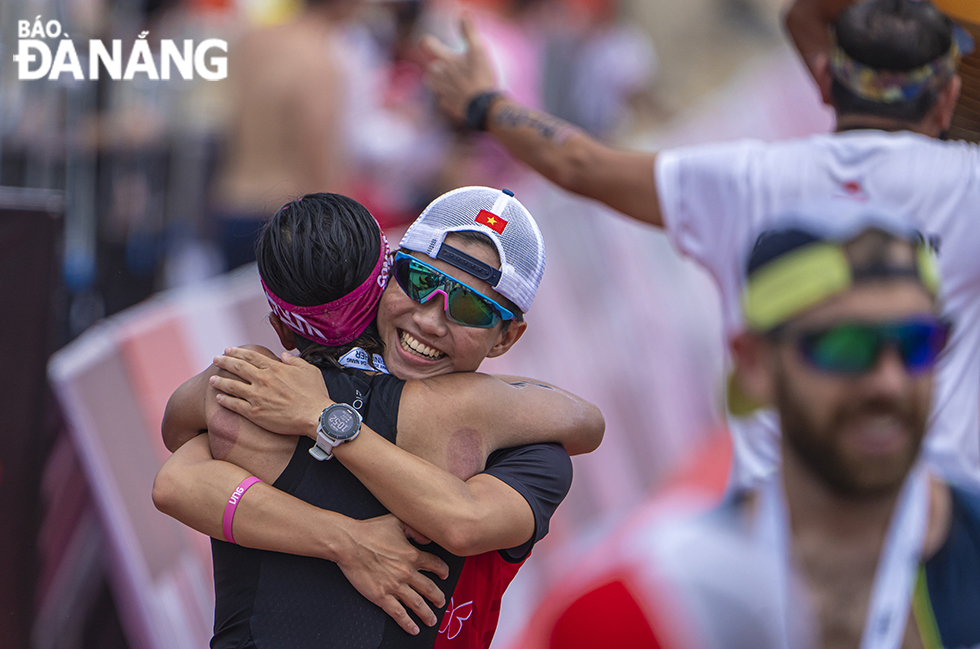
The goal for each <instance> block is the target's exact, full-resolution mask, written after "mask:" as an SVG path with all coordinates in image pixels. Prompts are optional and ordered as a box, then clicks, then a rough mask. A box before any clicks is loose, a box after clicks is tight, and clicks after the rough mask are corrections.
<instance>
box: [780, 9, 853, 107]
mask: <svg viewBox="0 0 980 649" xmlns="http://www.w3.org/2000/svg"><path fill="white" fill-rule="evenodd" d="M854 2H855V0H796V1H795V2H794V3H793V4H792V6H791V7H790V8H789V10H788V11H787V12H786V17H785V22H786V31H787V32H789V35H790V38H792V39H793V43H794V44H795V45H796V49H797V51H799V53H800V56H801V57H802V58H803V62H804V63H805V64H806V67H807V69H809V70H810V74H811V75H813V77H814V79H815V80H816V81H817V85H818V86H819V87H820V90H821V94H823V95H824V97H823V99H824V101H825V102H828V103H829V101H830V96H829V87H826V85H827V84H826V82H825V80H824V79H823V77H824V75H825V70H826V67H827V62H828V61H829V60H830V49H831V47H832V45H833V44H832V42H831V36H830V28H831V26H832V25H833V24H834V22H835V21H836V20H837V16H838V15H839V14H840V12H841V11H843V10H844V9H845V8H846V7H848V6H849V5H852V4H854Z"/></svg>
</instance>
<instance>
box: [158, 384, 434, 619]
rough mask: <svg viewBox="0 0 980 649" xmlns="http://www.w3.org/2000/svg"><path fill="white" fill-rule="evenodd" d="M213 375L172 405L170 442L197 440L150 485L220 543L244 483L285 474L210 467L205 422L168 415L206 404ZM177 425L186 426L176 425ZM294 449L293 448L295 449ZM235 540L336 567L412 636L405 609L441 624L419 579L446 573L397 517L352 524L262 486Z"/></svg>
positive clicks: (247, 504)
mask: <svg viewBox="0 0 980 649" xmlns="http://www.w3.org/2000/svg"><path fill="white" fill-rule="evenodd" d="M213 373H214V371H213V370H209V371H208V372H205V373H203V374H201V375H199V376H198V377H195V379H197V380H195V379H192V380H191V381H189V382H187V383H185V384H184V386H181V388H180V390H179V392H180V394H179V395H178V394H175V396H174V397H173V398H171V402H170V404H168V414H167V416H166V417H165V422H169V424H170V426H169V427H168V425H165V426H164V431H165V434H166V433H167V431H168V430H169V431H170V432H171V433H173V432H179V431H181V430H185V429H186V430H187V431H193V436H192V437H190V439H189V440H188V441H186V442H185V443H183V444H182V445H181V446H180V447H179V448H178V449H177V451H176V452H175V453H174V454H173V455H172V456H171V457H170V458H169V459H168V460H167V462H166V463H164V465H163V467H162V468H161V469H160V471H159V473H158V474H157V477H156V480H155V482H154V485H153V500H154V504H155V505H156V506H157V508H158V509H159V510H160V511H162V512H164V513H166V514H169V515H170V516H173V517H174V518H176V519H177V520H179V521H180V522H182V523H184V524H185V525H187V526H189V527H191V528H193V529H196V530H198V531H200V532H202V533H204V534H207V535H209V536H212V537H214V538H217V539H222V538H223V531H222V519H223V514H224V509H225V504H226V503H227V501H228V498H229V496H230V495H231V494H232V492H233V491H234V490H235V488H236V487H237V486H238V485H239V483H241V481H242V480H243V479H244V478H246V477H248V476H249V475H251V474H252V473H254V472H258V473H259V475H260V477H263V478H266V479H267V480H270V481H271V480H273V479H274V477H275V476H276V475H278V472H279V471H280V470H281V468H279V469H277V468H275V467H274V466H271V465H268V464H267V463H264V462H259V463H256V464H251V465H249V467H250V468H249V469H244V468H241V467H239V466H237V465H235V464H232V463H230V462H224V461H219V460H215V459H213V456H212V447H211V445H212V444H213V443H214V440H212V439H210V438H211V437H212V435H198V434H197V429H196V426H198V425H200V422H199V421H197V420H195V419H194V418H193V417H191V416H189V413H190V409H185V410H178V411H176V412H172V411H171V408H178V409H182V408H183V406H184V405H185V404H188V403H191V404H193V403H196V404H205V403H206V401H207V399H206V395H205V393H206V392H207V391H208V390H209V388H208V385H207V381H206V378H207V377H208V376H210V375H211V374H213ZM200 377H204V379H203V380H201V379H200ZM195 391H197V393H196V394H195ZM212 392H213V391H212ZM214 408H217V406H213V407H212V409H214ZM199 409H200V411H201V412H200V413H199V414H198V416H200V417H201V419H202V420H204V421H207V418H206V417H205V414H204V412H205V411H206V410H207V407H206V406H199ZM217 410H219V411H220V410H222V409H220V408H217ZM220 414H221V417H220V418H221V419H222V420H223V421H224V423H228V420H229V418H236V416H235V415H233V414H232V413H230V412H228V411H222V412H221V413H220ZM180 423H183V424H185V425H183V426H179V425H177V424H180ZM238 423H239V424H240V426H241V427H240V428H239V429H238V431H237V432H238V433H240V434H242V435H243V436H246V435H247V434H248V432H249V430H248V427H250V426H252V424H251V423H249V422H247V421H246V420H244V419H243V420H241V421H240V422H238ZM266 436H267V437H268V438H271V440H268V441H271V442H272V444H270V445H269V447H268V448H270V449H275V446H276V442H280V443H281V442H287V443H288V441H289V440H288V438H285V437H281V436H277V435H272V434H270V433H266ZM171 442H172V439H168V442H167V443H168V444H169V443H171ZM292 446H293V447H295V442H293V443H292ZM253 454H256V455H260V456H262V455H276V454H277V453H276V452H275V451H273V452H270V453H268V454H265V453H261V452H259V453H253ZM278 454H279V455H281V453H278ZM288 454H289V453H288V452H287V457H288ZM238 456H239V454H238V451H236V450H234V449H232V451H231V452H230V453H229V457H238ZM233 535H234V538H235V541H236V542H237V543H239V544H240V545H243V546H246V547H251V548H258V549H266V550H275V551H280V552H288V553H291V554H299V555H304V556H311V557H317V558H321V559H326V560H329V561H334V562H335V563H337V565H338V566H339V567H340V569H341V570H342V571H343V572H344V575H345V576H346V577H347V579H348V580H349V581H350V582H351V584H352V585H353V586H354V587H355V588H356V589H357V590H358V592H360V593H361V594H362V595H363V596H364V597H365V598H366V599H368V600H369V601H371V602H372V603H374V604H376V605H377V606H379V607H381V608H382V609H383V610H384V611H385V612H386V613H388V614H389V615H390V616H391V617H392V618H393V619H394V620H395V621H396V622H397V623H398V624H399V625H400V626H401V627H402V628H403V629H405V630H406V631H408V632H409V633H417V632H418V629H417V626H416V624H415V622H413V621H412V619H411V617H410V616H409V615H408V613H407V612H406V610H405V608H406V607H407V608H410V609H411V610H412V611H414V612H415V613H416V614H417V615H418V616H419V618H420V619H421V620H422V621H423V622H424V623H426V624H428V625H430V626H432V625H434V624H436V623H437V622H438V620H437V618H436V617H435V614H434V613H433V612H432V610H431V609H430V608H429V607H428V606H427V605H426V603H425V601H424V600H423V597H426V598H428V599H429V600H431V601H432V602H433V603H435V604H436V605H437V607H441V606H442V605H443V604H444V602H445V598H444V596H443V594H442V592H441V591H440V590H439V588H438V587H437V586H436V585H435V584H434V583H433V582H432V580H430V579H429V578H428V577H426V576H424V575H422V574H420V571H430V572H434V573H436V574H438V575H439V576H440V577H441V578H445V577H446V576H447V574H448V568H447V567H446V565H445V563H444V562H442V561H441V560H440V559H438V558H437V557H435V556H433V555H431V554H429V553H427V552H422V551H420V550H418V549H417V548H416V547H414V546H413V545H411V544H410V543H409V542H408V540H407V538H406V531H405V528H404V525H403V523H402V522H401V521H399V520H398V519H396V518H395V517H394V516H390V515H388V516H381V517H378V518H373V519H369V520H364V521H361V520H354V519H351V518H348V517H346V516H342V515H340V514H337V513H335V512H330V511H326V510H323V509H320V508H318V507H315V506H313V505H310V504H309V503H306V502H304V501H302V500H300V499H298V498H295V497H293V496H291V495H289V494H286V493H285V492H282V491H280V490H279V489H276V488H275V487H272V486H271V485H269V484H266V483H258V484H255V485H254V486H252V487H251V488H250V489H249V490H248V491H247V492H246V493H245V494H244V495H243V496H242V498H241V501H240V502H239V505H238V508H237V510H236V512H235V517H234V526H233Z"/></svg>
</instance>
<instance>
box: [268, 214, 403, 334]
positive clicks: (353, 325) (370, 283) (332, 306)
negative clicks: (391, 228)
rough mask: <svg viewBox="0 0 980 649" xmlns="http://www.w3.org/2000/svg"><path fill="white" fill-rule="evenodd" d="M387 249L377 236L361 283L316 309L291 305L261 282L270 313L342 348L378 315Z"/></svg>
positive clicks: (293, 327)
mask: <svg viewBox="0 0 980 649" xmlns="http://www.w3.org/2000/svg"><path fill="white" fill-rule="evenodd" d="M390 267H391V250H390V248H389V247H388V239H386V238H385V235H384V232H382V233H381V255H380V256H379V258H378V263H377V264H375V266H374V270H373V271H371V274H370V275H369V276H368V278H367V279H366V280H364V283H362V284H361V285H360V286H358V287H357V288H355V289H354V290H353V291H351V292H350V293H348V294H347V295H345V296H344V297H342V298H340V299H338V300H334V301H333V302H329V303H327V304H321V305H319V306H295V305H292V304H289V303H288V302H284V301H283V300H281V299H280V298H279V297H278V296H276V295H275V294H274V293H273V292H272V291H270V290H269V287H268V286H266V285H265V281H264V280H261V277H260V278H259V279H260V280H261V281H262V288H263V290H265V296H266V298H268V300H269V306H270V307H272V312H273V313H275V314H276V315H277V316H279V319H280V320H282V322H283V324H284V325H286V326H287V327H289V328H290V329H291V330H292V331H294V332H295V333H297V334H299V335H300V336H303V337H304V338H309V339H310V340H312V341H313V342H316V343H320V344H321V345H326V346H328V347H339V346H340V345H346V344H347V343H349V342H351V341H352V340H354V339H355V338H357V337H358V336H360V335H361V334H362V333H363V332H364V330H365V329H367V326H368V325H369V324H371V321H372V320H374V318H375V316H377V313H378V301H379V300H380V299H381V294H382V293H383V292H384V290H385V286H387V285H388V269H389V268H390Z"/></svg>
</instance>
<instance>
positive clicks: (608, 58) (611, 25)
mask: <svg viewBox="0 0 980 649" xmlns="http://www.w3.org/2000/svg"><path fill="white" fill-rule="evenodd" d="M565 4H566V5H567V6H566V9H567V11H568V13H569V14H570V15H571V16H572V18H571V19H566V20H565V21H564V22H565V23H566V25H567V26H566V28H565V29H564V30H561V31H559V32H558V33H556V34H555V35H554V36H553V37H552V38H551V40H550V42H549V44H548V48H547V54H546V63H545V74H544V75H543V76H544V80H545V86H544V98H545V109H546V110H547V111H548V112H549V113H551V114H553V115H555V116H556V117H560V118H562V119H564V120H566V121H568V122H571V123H572V124H575V125H576V126H579V127H581V128H583V129H584V130H586V131H588V132H589V133H591V134H592V135H595V136H597V137H600V138H608V137H609V136H610V135H611V134H612V133H613V132H614V131H615V130H616V129H617V127H620V126H621V125H622V124H623V122H624V120H626V119H627V118H628V116H629V106H630V102H631V101H632V100H633V99H635V98H636V97H637V96H638V95H640V94H641V93H643V92H644V91H646V90H647V89H648V88H649V86H650V85H651V84H652V83H653V82H654V81H655V80H656V78H657V76H658V73H659V69H660V62H659V60H658V59H657V54H656V51H655V50H654V48H653V43H652V42H651V40H650V37H649V35H648V34H647V33H646V32H644V31H642V30H640V29H638V28H637V27H636V26H635V25H632V24H628V23H626V22H625V21H624V20H623V19H622V16H621V15H620V13H621V11H622V2H621V1H620V0H567V1H566V3H565Z"/></svg>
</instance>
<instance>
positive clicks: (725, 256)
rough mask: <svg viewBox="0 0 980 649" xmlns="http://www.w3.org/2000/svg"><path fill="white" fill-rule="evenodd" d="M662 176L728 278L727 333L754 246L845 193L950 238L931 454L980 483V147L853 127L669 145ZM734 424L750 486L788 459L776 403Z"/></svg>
mask: <svg viewBox="0 0 980 649" xmlns="http://www.w3.org/2000/svg"><path fill="white" fill-rule="evenodd" d="M654 173H655V176H656V182H657V190H658V192H659V195H660V205H661V211H662V214H663V219H664V223H665V225H666V228H667V232H668V234H669V236H670V237H671V239H672V240H673V242H674V244H675V245H676V246H677V247H678V249H680V251H681V252H683V253H685V254H687V255H690V256H691V257H693V258H694V259H695V260H697V261H698V262H699V263H700V264H702V265H703V266H704V267H705V268H707V269H708V271H709V272H710V273H711V274H712V275H713V276H714V278H715V280H716V282H717V284H718V287H719V289H720V292H721V301H722V319H723V322H724V327H725V335H726V336H731V335H733V334H735V333H736V332H738V331H739V330H740V328H741V325H742V312H741V306H740V303H739V296H740V293H741V289H742V286H743V276H744V272H745V269H744V263H745V258H746V255H747V254H748V252H749V250H750V249H751V247H752V245H753V244H754V242H755V238H756V237H757V236H758V234H759V232H760V231H761V230H763V229H765V228H768V227H770V226H771V225H773V224H774V223H775V222H776V221H777V220H778V219H779V217H780V216H783V215H785V214H787V213H788V212H791V211H792V210H794V209H798V208H800V207H805V206H806V205H807V204H808V203H815V202H819V203H820V204H823V205H825V204H827V203H828V201H829V202H831V203H832V202H833V201H836V200H840V201H872V202H874V203H876V204H885V205H891V206H894V207H895V208H896V209H899V210H903V211H906V212H907V213H908V215H909V218H911V219H912V221H913V222H914V223H916V224H917V227H918V228H919V230H920V231H921V232H922V233H923V234H924V235H925V236H926V237H928V238H929V239H930V241H932V242H936V243H938V254H939V269H940V273H941V274H942V279H943V286H942V296H941V297H942V300H943V306H944V309H945V311H946V315H948V316H949V317H951V318H952V320H953V323H954V329H953V335H952V338H951V340H950V343H949V346H948V348H947V351H946V353H945V354H944V356H943V358H942V359H941V360H940V363H939V366H938V373H937V380H936V394H935V398H934V403H933V413H932V416H931V420H930V429H929V434H928V436H927V438H926V441H925V452H926V457H927V458H928V459H929V460H930V461H931V462H932V463H933V464H934V465H935V466H936V467H937V469H939V470H940V471H941V472H943V473H944V474H946V475H947V476H949V477H950V478H954V479H961V480H962V479H969V480H973V481H978V480H980V147H978V146H975V145H971V144H965V143H962V142H941V141H939V140H935V139H932V138H928V137H925V136H921V135H916V134H913V133H908V132H902V133H887V132H884V131H876V130H868V131H850V132H845V133H840V134H825V135H816V136H812V137H808V138H804V139H798V140H791V141H787V142H780V143H774V144H768V143H764V142H756V141H743V142H735V143H729V144H717V145H710V146H699V147H691V148H682V149H675V150H670V151H663V152H661V153H660V154H659V155H658V157H657V164H656V169H655V170H654ZM729 425H730V427H731V431H732V437H733V443H734V447H735V468H734V473H733V483H734V484H736V485H739V486H742V485H748V484H750V483H751V482H752V481H754V479H755V478H757V477H760V476H762V475H765V474H766V473H768V472H769V471H771V470H772V468H774V467H775V466H776V465H777V463H778V459H779V445H778V435H779V432H778V421H777V419H776V416H775V414H774V413H773V412H771V411H770V412H765V413H759V414H756V415H754V416H752V417H747V418H735V417H731V416H730V417H729Z"/></svg>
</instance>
